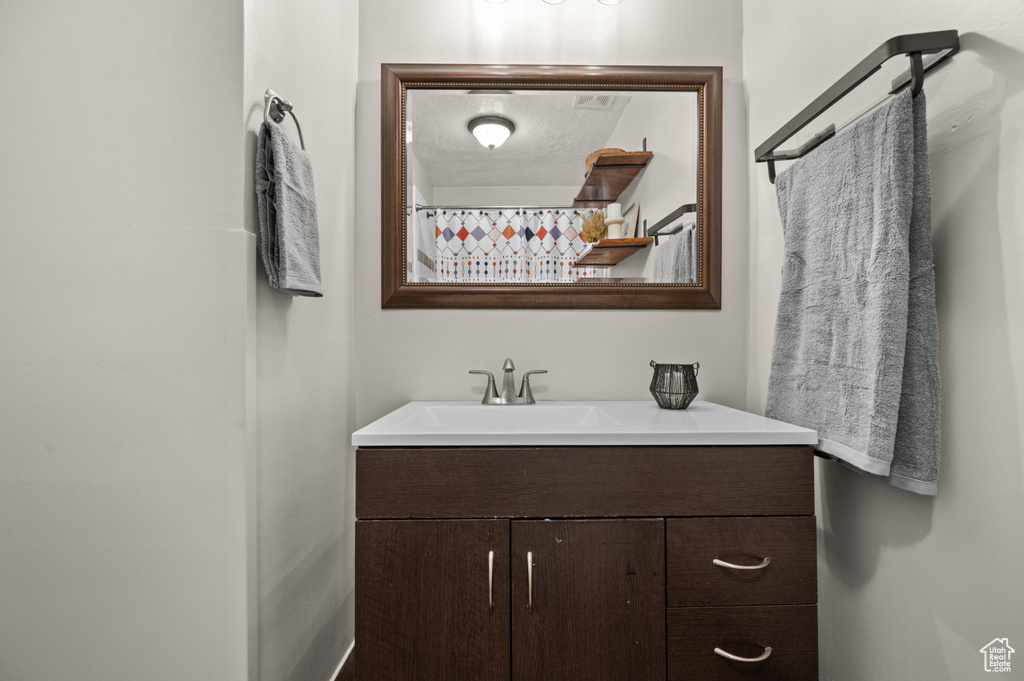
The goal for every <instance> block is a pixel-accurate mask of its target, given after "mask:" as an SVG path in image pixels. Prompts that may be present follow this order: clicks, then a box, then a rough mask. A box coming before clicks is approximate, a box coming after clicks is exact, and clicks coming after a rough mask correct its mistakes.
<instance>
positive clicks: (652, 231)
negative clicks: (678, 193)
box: [645, 203, 697, 246]
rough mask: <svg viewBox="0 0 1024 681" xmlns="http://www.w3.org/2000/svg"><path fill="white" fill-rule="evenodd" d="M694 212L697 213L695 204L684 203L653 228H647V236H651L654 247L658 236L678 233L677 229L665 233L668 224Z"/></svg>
mask: <svg viewBox="0 0 1024 681" xmlns="http://www.w3.org/2000/svg"><path fill="white" fill-rule="evenodd" d="M696 212H697V204H696V203H684V204H683V205H681V206H679V208H676V209H675V210H674V211H672V212H671V213H669V214H668V215H666V216H665V217H663V218H662V219H661V220H659V221H658V223H657V224H656V225H654V226H653V227H651V228H649V229H648V230H647V236H653V237H654V245H655V246H657V245H658V236H659V235H660V236H668V235H669V234H675V233H676V232H678V231H679V230H678V229H674V230H672V231H671V232H669V231H667V230H666V229H665V228H666V227H668V226H669V225H670V224H672V222H673V221H674V220H676V219H677V218H680V217H682V216H683V215H685V214H686V213H696ZM645 224H646V221H645Z"/></svg>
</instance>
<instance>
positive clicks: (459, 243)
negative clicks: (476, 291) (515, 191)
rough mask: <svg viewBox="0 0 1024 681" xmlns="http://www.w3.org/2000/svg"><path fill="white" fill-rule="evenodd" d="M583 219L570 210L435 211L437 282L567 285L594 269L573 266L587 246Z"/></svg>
mask: <svg viewBox="0 0 1024 681" xmlns="http://www.w3.org/2000/svg"><path fill="white" fill-rule="evenodd" d="M583 218H584V215H583V213H582V212H581V211H577V210H573V209H571V208H569V209H566V208H536V209H534V208H531V209H522V208H520V209H518V210H517V209H509V208H503V209H498V208H473V209H466V210H458V209H455V210H453V209H448V210H441V211H437V216H436V218H435V222H434V225H435V230H434V233H435V243H436V245H437V280H438V281H443V282H463V283H572V282H574V281H576V280H578V279H582V278H584V277H593V276H595V272H596V268H593V267H574V266H573V265H574V263H575V262H576V259H577V258H578V257H579V255H580V253H582V252H583V251H584V250H586V247H587V244H586V242H585V241H583V238H582V237H581V236H580V231H581V229H582V227H583Z"/></svg>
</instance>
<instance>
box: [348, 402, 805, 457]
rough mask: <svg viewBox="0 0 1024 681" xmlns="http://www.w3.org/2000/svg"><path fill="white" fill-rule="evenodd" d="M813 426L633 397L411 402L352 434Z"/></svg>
mask: <svg viewBox="0 0 1024 681" xmlns="http://www.w3.org/2000/svg"><path fill="white" fill-rule="evenodd" d="M817 442H818V435H817V433H816V432H815V431H813V430H809V429H807V428H801V427H799V426H792V425H790V424H788V423H783V422H782V421H775V420H773V419H769V418H765V417H763V416H757V415H756V414H750V413H747V412H745V411H739V410H738V409H731V408H729V407H723V406H721V405H718V404H713V403H711V402H693V403H692V404H691V405H690V406H689V408H688V409H684V410H681V411H679V410H672V409H661V408H660V407H658V405H657V404H656V403H655V402H654V400H646V401H632V402H598V401H587V402H538V403H537V404H533V405H522V406H508V405H483V404H480V403H479V402H410V403H409V404H407V405H405V406H404V407H401V408H399V409H396V410H395V411H393V412H391V413H390V414H388V415H386V416H384V417H382V418H379V419H377V420H376V421H374V422H373V423H371V424H369V425H368V426H366V427H365V428H360V429H359V430H357V431H356V432H355V433H353V434H352V444H353V445H356V446H358V447H515V446H524V445H525V446H545V445H560V446H573V445H813V444H817Z"/></svg>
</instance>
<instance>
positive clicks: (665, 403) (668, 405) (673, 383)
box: [651, 360, 700, 409]
mask: <svg viewBox="0 0 1024 681" xmlns="http://www.w3.org/2000/svg"><path fill="white" fill-rule="evenodd" d="M651 366H652V367H654V377H653V378H652V379H651V394H652V395H654V399H655V401H656V402H657V403H658V406H659V407H661V408H662V409H686V408H687V407H689V406H690V402H693V398H695V397H696V396H697V393H698V392H699V391H698V390H697V370H698V369H700V364H699V363H697V362H694V363H693V364H658V363H657V362H655V361H653V360H651Z"/></svg>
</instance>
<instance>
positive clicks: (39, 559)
mask: <svg viewBox="0 0 1024 681" xmlns="http://www.w3.org/2000/svg"><path fill="white" fill-rule="evenodd" d="M241 74H242V6H241V3H233V2H212V3H211V2H208V1H207V0H181V1H180V2H174V3H171V2H165V3H132V2H124V1H120V0H96V1H95V2H89V3H81V2H72V1H70V0H4V2H3V4H2V6H0V92H3V93H4V94H5V106H4V111H3V121H4V125H5V128H6V130H5V134H4V141H3V143H2V148H3V154H2V156H3V163H2V164H0V271H3V273H4V280H5V285H4V286H3V287H2V288H0V310H2V311H3V322H2V324H0V348H2V350H0V553H2V558H0V678H2V679H5V680H6V679H10V680H12V681H14V680H17V681H52V680H53V679H65V678H66V679H71V678H74V679H80V680H82V681H109V680H110V679H153V680H166V681H180V680H181V679H197V680H198V679H203V680H207V679H209V680H211V681H214V680H216V681H224V680H228V681H239V680H241V679H246V678H248V676H249V671H250V669H249V655H250V653H251V647H250V639H249V634H250V629H249V618H248V613H249V607H250V605H251V603H250V593H249V591H248V589H247V578H248V574H249V568H250V565H249V562H248V561H249V557H250V554H249V551H250V548H251V546H252V536H251V530H252V526H251V523H250V522H249V521H250V519H251V518H250V516H249V513H250V511H251V508H250V507H249V506H248V505H247V496H246V483H247V480H249V478H248V477H247V474H248V473H249V472H251V471H249V470H248V469H247V467H246V463H247V462H246V458H245V454H246V445H247V442H249V440H247V434H248V433H249V431H250V429H251V426H252V422H251V420H250V416H251V414H250V413H249V412H248V411H247V408H246V407H247V403H246V399H245V390H246V376H247V364H246V338H247V331H248V324H249V322H250V320H251V312H252V309H251V307H250V305H249V303H250V301H251V300H252V295H251V294H252V290H251V288H250V286H249V284H250V280H249V278H248V277H247V276H246V273H247V272H248V271H250V270H251V269H252V268H253V266H254V264H253V258H252V255H253V253H254V252H255V242H254V240H253V238H252V236H251V235H249V234H246V233H245V232H244V231H243V230H242V205H241V201H240V200H239V192H240V191H241V189H242V182H241V172H242V168H243V164H242V153H243V144H242V137H241V135H240V134H239V132H240V129H239V102H240V101H241V97H242V80H241Z"/></svg>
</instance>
